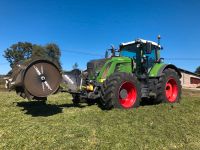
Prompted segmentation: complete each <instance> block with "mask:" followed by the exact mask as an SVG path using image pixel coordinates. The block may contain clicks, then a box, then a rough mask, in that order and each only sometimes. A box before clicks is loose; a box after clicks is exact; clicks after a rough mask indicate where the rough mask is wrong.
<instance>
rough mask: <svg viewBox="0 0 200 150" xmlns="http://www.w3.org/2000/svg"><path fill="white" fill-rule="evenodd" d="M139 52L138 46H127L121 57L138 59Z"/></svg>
mask: <svg viewBox="0 0 200 150" xmlns="http://www.w3.org/2000/svg"><path fill="white" fill-rule="evenodd" d="M137 50H138V47H137V45H129V46H125V47H123V48H122V49H121V50H120V56H121V57H130V58H135V59H136V52H137Z"/></svg>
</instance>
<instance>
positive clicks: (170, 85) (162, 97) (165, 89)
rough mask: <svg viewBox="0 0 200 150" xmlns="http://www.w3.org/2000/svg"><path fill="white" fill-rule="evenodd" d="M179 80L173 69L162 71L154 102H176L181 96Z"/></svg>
mask: <svg viewBox="0 0 200 150" xmlns="http://www.w3.org/2000/svg"><path fill="white" fill-rule="evenodd" d="M181 88H182V87H181V82H180V79H179V75H178V73H177V72H176V71H175V70H173V69H170V68H169V69H166V70H164V71H163V73H162V75H161V77H160V79H159V81H158V85H157V99H156V103H176V102H180V98H181Z"/></svg>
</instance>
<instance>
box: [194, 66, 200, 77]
mask: <svg viewBox="0 0 200 150" xmlns="http://www.w3.org/2000/svg"><path fill="white" fill-rule="evenodd" d="M195 73H196V74H199V75H200V66H199V67H197V69H196V71H195Z"/></svg>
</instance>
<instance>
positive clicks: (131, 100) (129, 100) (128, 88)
mask: <svg viewBox="0 0 200 150" xmlns="http://www.w3.org/2000/svg"><path fill="white" fill-rule="evenodd" d="M118 95H119V102H120V104H121V106H123V107H124V108H130V107H132V106H133V105H134V104H135V102H136V99H137V90H136V87H135V85H134V84H133V83H131V82H124V83H123V84H122V85H121V87H120V88H119V93H118Z"/></svg>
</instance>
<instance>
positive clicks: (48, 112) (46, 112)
mask: <svg viewBox="0 0 200 150" xmlns="http://www.w3.org/2000/svg"><path fill="white" fill-rule="evenodd" d="M17 106H18V107H22V108H23V109H22V111H26V112H25V114H27V115H31V116H33V117H39V116H43V117H48V116H53V115H56V114H59V113H62V110H63V108H64V107H67V108H70V107H78V108H83V107H86V106H82V105H76V106H75V105H74V104H62V105H55V104H46V102H45V101H29V102H17Z"/></svg>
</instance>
